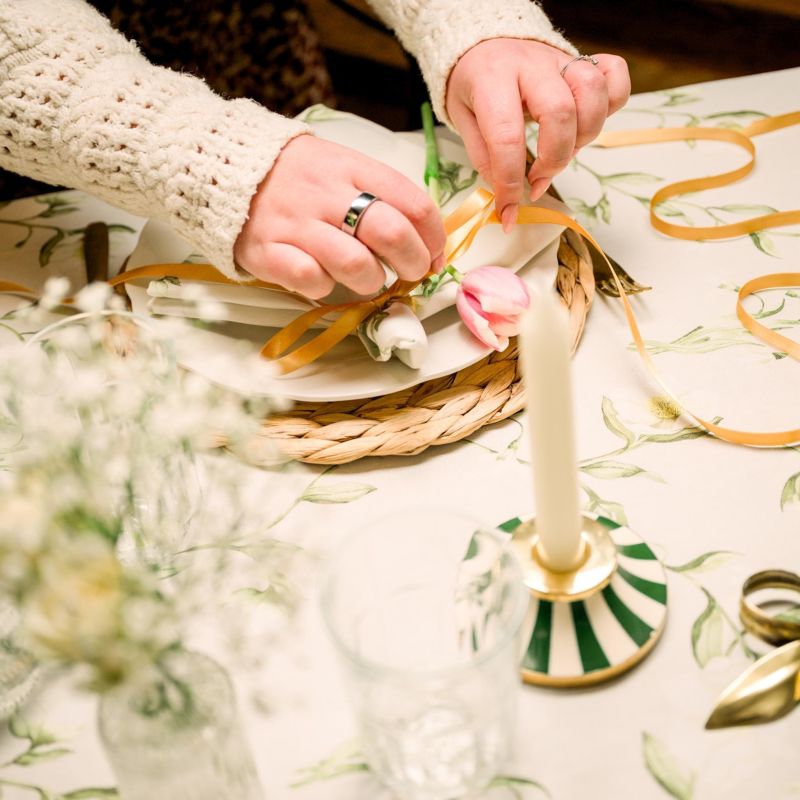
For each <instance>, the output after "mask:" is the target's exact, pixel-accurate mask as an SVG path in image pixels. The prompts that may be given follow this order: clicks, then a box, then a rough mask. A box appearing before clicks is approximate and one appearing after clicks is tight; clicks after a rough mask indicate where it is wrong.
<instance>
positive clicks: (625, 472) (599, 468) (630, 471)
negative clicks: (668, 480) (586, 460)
mask: <svg viewBox="0 0 800 800" xmlns="http://www.w3.org/2000/svg"><path fill="white" fill-rule="evenodd" d="M580 470H581V472H585V473H586V474H587V475H591V476H592V477H593V478H603V479H604V480H615V479H616V478H633V477H634V476H635V475H641V476H643V477H645V478H650V479H651V480H654V481H659V482H661V483H663V481H664V479H663V478H662V477H661V476H660V475H656V473H654V472H648V471H647V470H646V469H642V467H637V466H635V465H634V464H625V463H624V462H622V461H613V460H611V459H607V460H605V461H595V462H593V463H592V464H586V465H584V466H582V467H580Z"/></svg>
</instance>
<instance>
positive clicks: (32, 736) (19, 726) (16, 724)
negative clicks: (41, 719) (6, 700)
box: [8, 716, 58, 747]
mask: <svg viewBox="0 0 800 800" xmlns="http://www.w3.org/2000/svg"><path fill="white" fill-rule="evenodd" d="M8 732H9V733H10V734H11V735H12V736H13V737H14V738H15V739H27V740H28V741H29V742H30V743H31V746H33V747H41V746H42V745H45V744H53V743H54V742H57V741H58V737H57V736H55V734H53V733H50V731H48V730H45V729H44V728H43V727H41V726H40V725H33V724H31V723H30V722H28V720H26V719H24V718H23V717H19V716H14V717H12V718H11V719H10V720H9V721H8Z"/></svg>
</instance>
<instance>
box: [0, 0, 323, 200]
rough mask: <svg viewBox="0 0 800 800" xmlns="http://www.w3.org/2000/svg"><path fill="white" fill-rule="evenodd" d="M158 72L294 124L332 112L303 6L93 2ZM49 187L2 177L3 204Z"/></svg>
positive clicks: (217, 0) (242, 0) (252, 1)
mask: <svg viewBox="0 0 800 800" xmlns="http://www.w3.org/2000/svg"><path fill="white" fill-rule="evenodd" d="M90 2H91V4H92V5H94V7H95V8H97V9H98V10H99V11H101V12H102V13H103V14H105V15H106V16H107V17H108V18H109V19H110V20H111V23H112V25H114V27H115V28H117V30H119V31H121V32H122V33H123V34H125V36H127V37H128V38H129V39H134V40H135V41H136V42H137V44H138V45H139V48H140V49H141V50H142V52H143V53H144V55H145V56H146V57H147V58H148V59H149V60H150V61H152V62H153V63H154V64H159V65H160V66H163V67H169V68H170V69H175V70H180V71H183V72H189V73H191V74H193V75H197V76H198V77H201V78H203V79H204V80H205V81H206V82H207V83H208V85H209V86H211V88H212V89H214V90H215V91H217V92H219V93H220V94H221V95H223V96H225V97H251V98H252V99H254V100H256V101H258V102H259V103H261V104H262V105H264V106H266V107H267V108H269V109H271V110H272V111H277V112H278V113H281V114H285V115H287V116H294V115H295V114H297V113H298V112H299V111H301V110H302V109H304V108H306V107H307V106H310V105H313V104H314V103H326V104H328V105H333V104H334V97H333V90H332V87H331V79H330V76H329V74H328V71H327V69H326V67H325V62H324V59H323V55H322V49H321V47H320V43H319V38H318V37H317V34H316V32H315V31H314V29H313V27H312V24H311V21H310V16H309V13H308V8H307V7H306V4H305V3H304V2H287V1H286V0H277V2H263V1H262V0H172V2H168V3H162V2H154V0H90ZM51 188H52V187H49V186H47V185H46V184H42V183H39V182H37V181H34V180H32V179H30V178H25V177H23V176H19V175H14V174H13V173H10V172H4V171H2V170H0V199H2V200H8V199H12V198H14V197H24V196H26V195H30V194H36V193H38V192H45V191H48V190H49V189H51Z"/></svg>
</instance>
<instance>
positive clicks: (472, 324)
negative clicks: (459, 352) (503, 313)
mask: <svg viewBox="0 0 800 800" xmlns="http://www.w3.org/2000/svg"><path fill="white" fill-rule="evenodd" d="M456 308H457V309H458V313H459V315H460V316H461V319H462V321H463V322H464V324H465V325H466V326H467V328H468V329H469V331H470V333H471V334H472V335H473V336H474V337H475V338H476V339H478V341H480V342H482V343H483V344H485V345H486V346H487V347H491V348H492V349H493V350H497V351H498V352H502V351H503V350H505V349H506V347H508V339H507V338H505V337H498V336H496V335H495V333H494V332H493V331H492V329H491V327H490V326H489V322H488V320H487V319H486V318H485V317H483V316H482V315H481V307H480V304H479V303H478V301H477V300H475V298H473V297H470V296H469V295H468V294H467V293H466V292H464V291H462V288H461V287H460V286H459V288H458V293H457V295H456Z"/></svg>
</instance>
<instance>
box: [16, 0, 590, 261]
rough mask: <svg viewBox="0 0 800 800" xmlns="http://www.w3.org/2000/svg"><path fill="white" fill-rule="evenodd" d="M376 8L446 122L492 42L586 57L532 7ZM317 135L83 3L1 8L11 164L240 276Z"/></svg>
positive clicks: (486, 2)
mask: <svg viewBox="0 0 800 800" xmlns="http://www.w3.org/2000/svg"><path fill="white" fill-rule="evenodd" d="M372 2H373V4H374V6H375V8H376V10H377V11H378V13H380V14H381V16H382V17H383V18H384V19H385V20H386V22H387V23H388V24H389V25H391V26H392V27H393V28H394V29H395V30H396V32H397V34H398V36H399V37H400V39H401V41H402V42H403V44H404V45H405V46H406V47H407V48H408V49H409V50H410V51H411V52H412V53H413V54H414V55H415V56H416V58H417V59H418V60H419V63H420V66H421V68H422V71H423V74H424V75H425V79H426V80H427V82H428V86H429V88H430V91H431V96H432V99H433V102H434V107H435V108H436V111H437V113H438V115H439V116H440V118H441V119H444V120H447V117H446V114H445V111H444V96H445V88H446V84H447V78H448V75H449V74H450V70H451V69H452V67H453V66H454V65H455V63H456V61H457V60H458V58H459V57H460V56H461V55H462V54H463V53H464V52H466V51H467V50H468V49H469V48H470V47H472V46H473V45H475V44H477V43H478V42H480V41H482V40H483V39H488V38H493V37H497V36H509V37H515V38H532V39H538V40H540V41H543V42H547V43H549V44H553V45H555V46H556V47H559V48H561V49H564V50H565V51H567V52H570V53H574V50H573V49H572V48H571V46H570V45H569V44H568V43H567V42H566V41H565V40H564V39H563V38H562V37H561V36H560V34H558V33H556V32H555V31H553V28H552V26H551V25H550V23H549V21H548V20H547V17H546V16H545V15H544V12H543V11H542V10H541V9H540V8H539V7H538V6H537V5H536V4H535V3H533V2H530V1H529V0H372ZM308 130H309V129H308V128H307V127H306V126H305V125H303V124H302V123H299V122H297V121H295V120H290V119H286V118H285V117H281V116H279V115H278V114H273V113H271V112H269V111H267V110H266V109H265V108H263V107H261V106H259V105H258V104H256V103H254V102H252V101H250V100H224V99H223V98H221V97H219V96H218V95H216V94H214V93H213V92H212V91H211V90H210V89H209V88H208V87H207V86H206V85H205V84H204V83H203V82H202V81H200V80H198V79H197V78H193V77H190V76H188V75H182V74H180V73H177V72H173V71H170V70H166V69H163V68H160V67H155V66H153V65H152V64H150V63H149V62H148V61H147V60H146V59H145V58H144V57H143V56H142V55H141V53H140V52H139V50H138V48H137V47H136V45H135V44H133V43H132V42H129V41H127V40H126V39H125V38H124V37H123V36H122V35H120V34H119V33H117V32H115V31H114V30H113V29H112V28H111V26H110V25H109V23H108V21H107V20H106V19H105V18H104V17H103V16H102V15H100V14H99V13H97V12H96V11H94V9H92V8H91V7H90V6H89V5H88V4H86V3H85V2H84V1H83V0H0V166H2V167H4V168H6V169H9V170H12V171H14V172H19V173H22V174H24V175H28V176H30V177H33V178H37V179H40V180H44V181H47V182H50V183H57V184H64V185H67V186H72V187H75V188H80V189H84V190H86V191H88V192H91V193H92V194H95V195H97V196H99V197H102V198H103V199H105V200H107V201H108V202H110V203H113V204H114V205H117V206H120V207H122V208H125V209H127V210H129V211H132V212H133V213H137V214H141V215H143V216H148V217H156V218H160V219H163V220H166V221H167V222H169V223H170V224H171V225H172V226H173V227H174V228H175V229H176V230H177V231H178V232H179V233H180V234H181V235H182V236H183V237H184V238H186V239H187V240H188V241H190V242H191V243H192V245H193V246H194V247H195V248H196V249H198V250H199V251H200V252H202V253H204V254H205V255H206V256H207V257H208V258H209V259H210V260H211V261H212V262H213V263H214V264H215V265H216V266H217V267H218V268H219V269H221V270H222V271H223V272H224V273H225V274H227V275H229V276H231V277H234V276H237V275H239V274H240V273H239V272H238V271H237V269H236V266H235V264H234V260H233V245H234V242H235V241H236V237H237V236H238V235H239V232H240V231H241V229H242V226H243V225H244V223H245V221H246V220H247V216H248V213H249V207H250V200H251V198H252V196H253V195H254V194H255V191H256V189H257V187H258V185H259V183H260V182H261V181H262V179H263V178H264V177H265V175H267V173H268V172H269V170H270V169H271V168H272V165H273V163H274V162H275V159H276V158H277V156H278V154H279V153H280V151H281V148H282V147H283V146H284V145H285V144H286V143H287V142H288V141H289V140H290V139H292V138H293V137H295V136H297V135H299V134H301V133H306V132H308Z"/></svg>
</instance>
